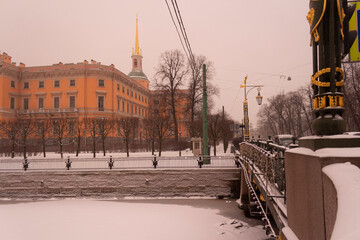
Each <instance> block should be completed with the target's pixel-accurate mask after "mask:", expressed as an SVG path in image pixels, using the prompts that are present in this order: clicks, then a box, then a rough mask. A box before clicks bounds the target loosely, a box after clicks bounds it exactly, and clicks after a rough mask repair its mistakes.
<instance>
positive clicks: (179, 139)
mask: <svg viewBox="0 0 360 240" xmlns="http://www.w3.org/2000/svg"><path fill="white" fill-rule="evenodd" d="M180 138H181V132H179V138H178V148H179V157H181V148H180Z"/></svg>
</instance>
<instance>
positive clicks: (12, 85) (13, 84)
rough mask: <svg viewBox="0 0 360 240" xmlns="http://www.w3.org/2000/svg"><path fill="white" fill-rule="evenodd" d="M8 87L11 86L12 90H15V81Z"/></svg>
mask: <svg viewBox="0 0 360 240" xmlns="http://www.w3.org/2000/svg"><path fill="white" fill-rule="evenodd" d="M10 86H11V87H12V88H15V81H14V80H11V82H10Z"/></svg>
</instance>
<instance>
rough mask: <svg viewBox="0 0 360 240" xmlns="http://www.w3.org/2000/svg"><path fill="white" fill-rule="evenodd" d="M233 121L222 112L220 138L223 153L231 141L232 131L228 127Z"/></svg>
mask: <svg viewBox="0 0 360 240" xmlns="http://www.w3.org/2000/svg"><path fill="white" fill-rule="evenodd" d="M233 122H234V121H233V120H232V119H230V117H229V115H228V114H226V113H224V114H223V116H222V119H221V139H222V141H223V146H224V153H226V151H227V149H228V146H229V141H231V140H232V138H233V132H232V131H231V129H230V125H231V124H232V123H233Z"/></svg>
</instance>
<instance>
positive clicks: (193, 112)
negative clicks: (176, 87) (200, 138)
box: [186, 55, 219, 137]
mask: <svg viewBox="0 0 360 240" xmlns="http://www.w3.org/2000/svg"><path fill="white" fill-rule="evenodd" d="M204 64H206V89H207V94H208V102H209V103H210V104H209V105H211V101H212V97H213V96H216V95H218V93H219V89H218V88H216V86H215V85H213V84H212V83H211V80H212V78H213V76H214V74H215V69H214V66H213V63H212V62H210V61H208V60H207V59H206V57H205V56H202V55H200V56H195V62H192V63H189V65H188V68H189V69H190V70H189V71H190V81H189V87H188V89H189V93H190V98H189V100H188V102H187V107H186V108H187V109H186V110H187V111H189V114H190V123H189V125H190V126H193V125H194V121H195V118H196V116H197V115H199V113H201V109H202V96H203V65H204ZM189 130H190V136H191V137H194V136H195V135H196V134H195V132H194V131H195V129H193V128H192V127H190V128H189Z"/></svg>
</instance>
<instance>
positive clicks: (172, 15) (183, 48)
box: [165, 0, 190, 62]
mask: <svg viewBox="0 0 360 240" xmlns="http://www.w3.org/2000/svg"><path fill="white" fill-rule="evenodd" d="M165 2H166V5H167V7H168V10H169V13H170V16H171V19H172V21H173V23H174V26H175V29H176V32H177V34H178V36H179V39H180V42H181V45H182V47H183V49H184V52H185V54H186V58H187V59H188V61H189V62H190V58H189V56H188V53H187V51H186V49H185V47H184V43H183V40H182V38H181V36H180V33H179V30H178V28H177V26H176V23H175V21H174V17H173V15H172V13H171V10H170V7H169V4H168V2H167V0H165Z"/></svg>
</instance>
